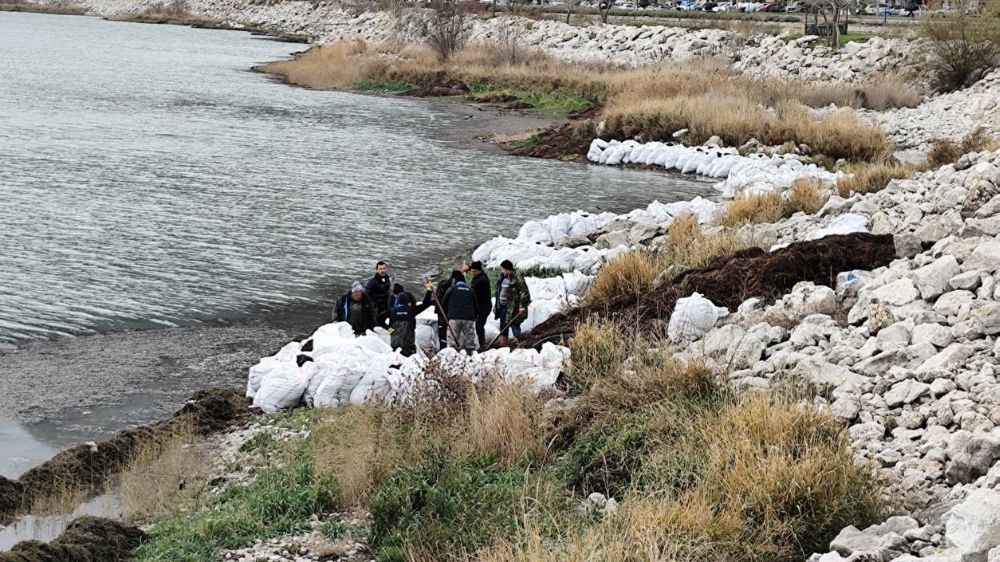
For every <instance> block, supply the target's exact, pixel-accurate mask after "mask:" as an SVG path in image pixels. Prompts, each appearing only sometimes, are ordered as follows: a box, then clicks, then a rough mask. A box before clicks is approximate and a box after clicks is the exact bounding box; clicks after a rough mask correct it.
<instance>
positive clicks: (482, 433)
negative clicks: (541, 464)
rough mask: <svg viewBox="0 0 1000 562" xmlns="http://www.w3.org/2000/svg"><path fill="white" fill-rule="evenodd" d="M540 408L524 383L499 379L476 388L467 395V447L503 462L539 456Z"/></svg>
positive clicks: (542, 451)
mask: <svg viewBox="0 0 1000 562" xmlns="http://www.w3.org/2000/svg"><path fill="white" fill-rule="evenodd" d="M541 411H542V400H541V399H539V398H538V397H537V396H535V395H534V394H533V393H532V392H531V391H530V389H528V388H527V387H526V386H525V384H524V383H520V382H517V381H515V382H499V381H498V382H493V383H487V384H485V385H482V386H480V387H477V388H475V389H474V390H473V392H472V395H471V396H470V398H469V418H468V420H469V421H468V432H467V433H466V435H465V441H466V443H467V445H468V449H469V450H470V451H471V452H472V453H474V454H477V455H493V456H495V457H496V458H497V459H498V460H499V461H500V462H501V463H503V464H504V465H505V466H514V465H515V464H516V463H518V462H519V461H523V460H525V459H530V460H536V459H540V458H542V457H543V456H544V454H545V445H544V443H543V442H542V439H541V435H540V434H539V419H540V418H541Z"/></svg>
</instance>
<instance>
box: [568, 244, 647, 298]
mask: <svg viewBox="0 0 1000 562" xmlns="http://www.w3.org/2000/svg"><path fill="white" fill-rule="evenodd" d="M662 270H663V268H662V267H661V263H660V260H659V259H658V256H657V255H656V254H654V253H652V252H649V251H645V250H630V251H628V252H626V253H624V254H621V255H620V256H618V257H615V258H614V259H612V260H610V261H609V262H608V263H606V264H604V265H603V266H602V267H601V269H600V270H599V271H598V272H597V277H596V278H595V279H594V283H593V284H592V285H591V286H590V288H589V289H588V290H587V293H586V295H585V297H584V301H585V302H587V303H610V302H611V301H613V300H615V299H618V298H621V297H624V296H639V295H643V294H645V293H646V292H647V291H649V289H650V288H651V287H652V286H653V280H654V279H655V278H656V276H657V275H659V274H660V272H661V271H662Z"/></svg>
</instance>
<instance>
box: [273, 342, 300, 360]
mask: <svg viewBox="0 0 1000 562" xmlns="http://www.w3.org/2000/svg"><path fill="white" fill-rule="evenodd" d="M299 353H302V344H301V343H299V342H297V341H292V342H288V343H287V344H285V346H284V347H282V348H281V349H280V350H278V352H277V353H275V354H274V357H275V359H277V360H278V361H288V360H292V361H294V360H295V358H296V357H297V356H298V355H299Z"/></svg>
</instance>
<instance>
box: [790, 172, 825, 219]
mask: <svg viewBox="0 0 1000 562" xmlns="http://www.w3.org/2000/svg"><path fill="white" fill-rule="evenodd" d="M824 203H826V197H825V196H824V193H823V186H822V184H821V183H820V182H819V180H814V179H809V178H799V179H797V180H795V181H794V182H792V187H791V188H790V189H789V190H788V200H787V201H785V213H786V214H788V215H794V214H795V213H805V214H807V215H814V214H816V213H818V212H819V210H820V209H822V208H823V204H824Z"/></svg>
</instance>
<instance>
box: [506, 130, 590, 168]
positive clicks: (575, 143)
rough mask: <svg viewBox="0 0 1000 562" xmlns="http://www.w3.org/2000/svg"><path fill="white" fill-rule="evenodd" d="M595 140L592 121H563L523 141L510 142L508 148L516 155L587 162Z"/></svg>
mask: <svg viewBox="0 0 1000 562" xmlns="http://www.w3.org/2000/svg"><path fill="white" fill-rule="evenodd" d="M593 140H594V127H593V126H592V125H591V124H590V123H563V124H560V125H555V126H552V127H548V128H546V129H545V130H542V131H539V132H538V133H536V134H535V135H533V136H531V137H529V138H527V139H525V140H523V141H521V142H513V143H508V144H507V145H506V148H507V149H508V150H510V152H511V154H514V155H516V156H527V157H530V158H550V159H553V160H564V161H567V162H586V161H587V158H586V157H587V150H588V149H590V143H591V141H593Z"/></svg>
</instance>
